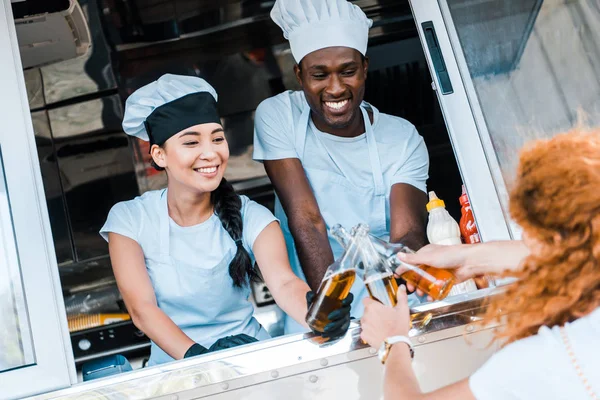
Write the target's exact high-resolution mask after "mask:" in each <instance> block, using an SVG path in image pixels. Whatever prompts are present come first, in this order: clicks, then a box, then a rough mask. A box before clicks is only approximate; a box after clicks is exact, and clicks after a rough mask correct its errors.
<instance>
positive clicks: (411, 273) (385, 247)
mask: <svg viewBox="0 0 600 400" xmlns="http://www.w3.org/2000/svg"><path fill="white" fill-rule="evenodd" d="M369 239H371V242H372V243H373V246H374V247H375V249H376V250H377V251H378V252H379V253H380V254H382V255H384V256H385V257H386V258H387V260H388V262H389V263H390V266H391V268H392V270H395V269H396V268H398V267H400V266H402V267H403V268H404V269H407V271H405V272H403V273H402V274H401V275H400V277H401V278H402V279H404V280H405V281H406V282H408V283H411V284H413V285H414V286H415V287H417V288H418V289H420V290H422V291H423V293H425V294H427V295H429V296H431V297H432V298H433V299H434V300H442V299H444V298H445V297H446V296H448V293H450V290H452V287H453V286H454V284H455V283H456V277H455V276H454V273H452V272H451V271H450V270H447V269H441V268H434V267H430V266H428V265H411V264H408V263H405V262H402V261H400V259H398V257H397V254H398V253H414V251H413V250H411V249H410V248H408V247H407V246H405V245H403V244H401V243H388V242H386V241H384V240H381V239H379V238H377V237H375V236H372V235H369Z"/></svg>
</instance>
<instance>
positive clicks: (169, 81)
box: [123, 74, 221, 145]
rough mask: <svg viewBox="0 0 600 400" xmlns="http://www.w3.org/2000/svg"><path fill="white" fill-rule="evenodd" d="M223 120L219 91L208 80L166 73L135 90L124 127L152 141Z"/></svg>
mask: <svg viewBox="0 0 600 400" xmlns="http://www.w3.org/2000/svg"><path fill="white" fill-rule="evenodd" d="M208 122H216V123H218V124H220V123H221V120H220V118H219V114H218V112H217V92H216V91H215V89H214V88H213V87H212V86H211V85H210V84H209V83H208V82H206V81H205V80H204V79H202V78H198V77H195V76H185V75H172V74H165V75H163V76H161V77H160V78H159V79H158V80H156V81H154V82H152V83H149V84H147V85H146V86H143V87H141V88H139V89H138V90H136V91H135V92H133V93H132V94H131V96H129V97H128V98H127V101H126V102H125V116H124V118H123V130H124V131H125V133H126V134H128V135H131V136H135V137H138V138H140V139H142V140H146V141H148V140H150V142H151V143H152V144H158V145H162V144H163V143H164V142H165V141H166V140H167V139H169V138H170V137H171V136H173V135H175V134H176V133H178V132H181V131H182V130H184V129H186V128H189V127H190V126H194V125H199V124H203V123H208Z"/></svg>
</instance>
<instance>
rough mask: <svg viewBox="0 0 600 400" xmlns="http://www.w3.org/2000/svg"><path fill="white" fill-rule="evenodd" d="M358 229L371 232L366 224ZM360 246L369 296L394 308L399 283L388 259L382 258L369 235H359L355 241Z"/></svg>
mask: <svg viewBox="0 0 600 400" xmlns="http://www.w3.org/2000/svg"><path fill="white" fill-rule="evenodd" d="M356 228H357V231H358V229H362V230H364V231H365V232H368V231H369V227H368V226H367V225H364V224H359V225H358V226H357V227H356ZM355 240H356V241H357V242H358V244H359V249H360V255H361V258H362V262H363V266H364V276H363V280H364V281H365V286H366V288H367V291H368V292H369V295H370V296H371V298H372V299H373V300H377V301H379V302H380V303H382V304H384V305H386V306H390V307H393V306H395V305H396V303H397V301H398V299H397V297H396V296H397V294H398V283H397V282H396V279H395V278H394V271H393V270H392V268H391V267H390V265H389V263H388V262H387V260H386V258H384V257H382V256H381V254H380V253H379V252H377V250H376V249H375V247H374V246H373V243H372V242H371V240H370V239H369V235H366V234H365V235H358V236H357V237H356V239H355Z"/></svg>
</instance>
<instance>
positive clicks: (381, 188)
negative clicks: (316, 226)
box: [275, 103, 389, 334]
mask: <svg viewBox="0 0 600 400" xmlns="http://www.w3.org/2000/svg"><path fill="white" fill-rule="evenodd" d="M360 110H361V112H362V115H363V120H364V122H365V134H366V139H367V146H368V151H369V161H370V164H371V171H372V173H373V180H372V181H370V182H365V185H364V186H357V185H355V184H354V183H352V182H351V181H350V180H349V179H347V178H346V177H347V176H350V174H349V173H348V172H350V171H344V168H343V164H341V163H339V162H338V161H337V160H336V157H335V156H334V155H333V154H331V153H330V152H329V151H328V150H327V147H326V146H325V145H324V144H323V143H322V142H321V139H320V138H319V135H317V134H315V133H314V132H312V129H311V128H310V126H309V119H310V107H309V106H308V103H306V104H305V105H304V109H303V111H302V116H301V117H300V120H299V121H298V124H297V125H296V127H295V131H294V135H295V148H296V152H297V153H298V158H299V159H300V161H301V162H303V161H304V154H305V145H306V137H307V135H309V134H313V135H315V137H316V138H317V142H318V143H319V144H320V145H321V146H322V147H323V149H324V150H325V151H326V152H327V154H328V156H329V158H330V159H331V161H332V162H333V163H334V164H335V165H336V166H337V167H338V168H339V170H340V171H341V172H342V174H343V176H342V175H340V174H337V173H333V172H331V171H328V170H320V169H312V168H306V166H305V167H304V171H305V173H306V176H307V178H308V181H309V183H310V185H311V187H312V190H313V193H314V195H315V198H316V199H317V203H318V205H319V209H320V210H321V215H322V216H323V219H324V220H325V224H326V226H327V230H328V231H329V228H331V227H332V226H333V225H335V224H341V225H342V226H344V227H346V228H347V229H350V228H351V227H353V226H355V225H356V224H358V223H360V222H363V223H367V224H369V227H370V228H371V233H372V234H374V235H375V236H378V237H382V238H387V237H389V232H388V229H387V226H386V201H387V195H386V190H385V185H384V180H383V173H382V171H381V163H380V161H379V152H378V150H377V143H376V141H375V137H374V133H373V127H372V125H371V123H370V119H369V115H368V113H367V110H366V109H365V108H364V104H363V105H361V107H360ZM373 114H374V117H375V118H377V115H378V111H377V109H375V108H374V107H373ZM311 132H312V133H311ZM303 165H304V162H303ZM275 216H276V217H277V218H278V219H279V220H280V221H281V228H282V230H283V234H284V237H285V242H286V246H287V250H288V253H289V255H290V264H291V266H292V269H293V271H294V273H295V274H296V275H297V276H298V277H300V278H301V279H303V280H305V281H306V277H305V276H304V273H303V272H302V267H301V266H300V261H299V260H298V254H297V253H296V248H295V245H294V239H293V237H292V234H291V232H290V229H289V226H288V221H287V217H286V215H285V212H284V211H283V207H282V206H281V203H280V201H279V199H278V198H276V199H275ZM329 243H330V244H331V249H332V250H333V256H334V258H335V259H337V258H338V257H340V256H341V255H342V253H343V249H342V247H341V246H340V245H339V244H338V242H337V241H336V240H335V239H334V238H333V237H332V236H331V235H329ZM352 293H353V294H354V302H353V303H352V316H353V317H355V318H360V317H361V316H362V314H363V304H362V299H363V298H364V297H365V296H367V295H368V293H367V290H366V288H365V285H364V283H363V282H362V280H360V279H357V280H356V281H355V283H354V286H353V287H352ZM303 331H306V328H304V327H302V326H301V325H300V324H298V323H297V322H296V321H294V320H293V319H292V318H291V317H289V316H286V321H285V333H286V334H288V333H295V332H303Z"/></svg>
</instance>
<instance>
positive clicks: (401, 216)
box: [390, 183, 427, 250]
mask: <svg viewBox="0 0 600 400" xmlns="http://www.w3.org/2000/svg"><path fill="white" fill-rule="evenodd" d="M426 205H427V195H426V194H425V193H424V192H423V191H421V190H419V189H417V188H416V187H414V186H412V185H409V184H406V183H396V184H395V185H393V186H392V190H391V193H390V219H391V224H390V225H391V226H390V242H392V243H398V242H401V243H403V244H405V245H406V246H408V247H410V248H411V249H413V250H418V249H420V248H421V247H423V246H424V245H425V243H426V240H425V237H426V230H425V229H426V228H425V226H426V224H425V221H426V219H427V211H426V208H425V206H426Z"/></svg>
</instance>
